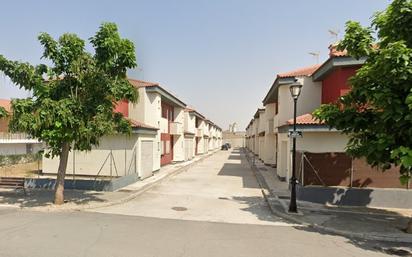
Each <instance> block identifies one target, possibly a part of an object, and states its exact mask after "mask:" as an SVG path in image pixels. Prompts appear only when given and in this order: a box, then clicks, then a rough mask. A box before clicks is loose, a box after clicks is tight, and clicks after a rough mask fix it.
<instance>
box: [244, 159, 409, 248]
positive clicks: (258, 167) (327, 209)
mask: <svg viewBox="0 0 412 257" xmlns="http://www.w3.org/2000/svg"><path fill="white" fill-rule="evenodd" d="M245 155H246V156H247V159H248V160H249V162H250V164H251V167H252V169H253V170H254V172H255V175H256V177H257V179H258V181H259V184H260V186H261V187H262V193H263V194H264V196H265V199H266V201H267V202H268V204H269V206H270V208H271V210H272V212H273V213H274V214H275V215H278V216H280V217H282V218H284V219H287V220H289V221H291V222H296V223H299V224H303V225H307V226H310V227H312V228H315V229H320V230H322V231H324V232H327V233H331V234H338V235H342V236H347V237H356V238H359V239H365V240H379V241H386V242H401V243H408V244H409V243H412V234H406V233H405V232H404V231H403V229H404V228H405V227H406V225H407V223H408V221H409V219H410V217H411V215H412V210H407V209H377V208H368V207H338V206H326V205H322V204H315V203H310V202H304V201H298V208H299V213H298V214H290V213H288V211H287V210H288V206H289V199H290V191H289V189H288V184H287V183H286V182H282V181H280V180H279V179H278V178H277V176H276V170H275V169H274V168H272V167H270V166H266V165H264V164H263V163H262V162H261V161H260V160H258V158H257V157H255V160H253V154H251V153H249V152H245Z"/></svg>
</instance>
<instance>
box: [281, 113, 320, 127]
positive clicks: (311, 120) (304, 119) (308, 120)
mask: <svg viewBox="0 0 412 257" xmlns="http://www.w3.org/2000/svg"><path fill="white" fill-rule="evenodd" d="M287 124H288V125H293V119H290V120H288V121H287ZM296 124H299V125H323V124H325V123H323V122H320V121H319V120H317V119H316V118H315V117H313V115H312V114H310V113H307V114H304V115H301V116H298V117H296Z"/></svg>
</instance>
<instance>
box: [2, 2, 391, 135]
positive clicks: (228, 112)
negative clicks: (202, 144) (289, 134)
mask: <svg viewBox="0 0 412 257" xmlns="http://www.w3.org/2000/svg"><path fill="white" fill-rule="evenodd" d="M389 3H390V1H388V0H345V1H342V0H340V1H338V0H311V1H308V0H294V1H275V0H272V1H264V0H256V1H252V0H170V1H166V0H164V1H161V0H147V1H121V0H119V1H97V0H96V1H86V0H83V1H77V0H76V1H75V0H71V1H51V0H50V1H41V0H37V1H22V0H16V1H5V2H3V3H2V5H1V6H2V7H1V10H2V12H1V15H0V24H2V26H1V27H2V32H1V34H2V38H1V40H0V54H3V55H4V56H6V57H8V58H11V59H16V60H23V61H28V62H31V63H39V62H41V60H40V56H41V53H42V49H41V47H40V44H39V43H38V41H37V39H36V38H37V35H38V33H39V32H41V31H45V32H48V33H50V34H51V35H53V36H55V37H58V36H59V35H61V34H62V33H64V32H74V33H77V34H78V35H79V36H80V37H82V38H84V39H87V38H89V37H90V36H92V35H93V34H94V33H95V31H96V30H97V29H98V27H99V25H100V23H101V22H103V21H111V22H115V23H117V24H118V26H119V28H120V32H121V35H122V36H123V37H126V38H129V39H131V40H132V41H133V42H134V44H135V47H136V54H137V62H138V64H139V69H140V70H139V69H136V70H134V71H131V72H130V73H129V75H130V77H133V78H137V79H143V80H148V81H153V82H159V83H160V84H161V85H163V86H164V87H165V88H167V89H169V90H170V91H171V92H173V93H174V94H175V95H177V96H178V97H179V98H181V99H182V100H183V101H185V102H186V103H187V104H189V105H192V106H194V107H195V108H196V109H198V110H199V112H201V113H203V114H204V115H206V116H207V117H208V118H210V119H211V120H212V121H215V122H216V123H217V124H218V125H220V126H222V127H223V128H224V129H227V127H228V124H229V123H231V122H235V121H236V122H238V124H239V127H240V128H241V129H244V127H245V126H246V125H247V123H248V122H249V120H250V118H251V116H252V115H253V113H254V112H255V111H256V108H258V107H259V106H261V101H262V99H263V97H264V96H265V94H266V93H267V91H268V89H269V88H270V86H271V84H272V82H273V80H274V78H275V76H276V74H277V73H279V72H285V71H288V70H292V69H295V68H299V67H302V66H307V65H311V64H315V63H316V60H315V58H313V57H312V56H311V55H309V54H308V52H312V51H319V52H320V54H321V56H320V61H321V62H322V61H324V60H325V59H326V57H327V53H328V49H327V47H328V45H329V44H330V43H332V42H333V41H334V39H333V38H332V37H331V36H330V34H329V33H328V29H334V30H340V36H342V35H343V31H344V24H345V22H346V21H347V20H349V19H352V20H358V21H360V22H361V23H363V24H364V25H367V24H369V21H370V17H371V16H372V14H373V13H374V12H376V11H379V10H383V9H384V8H385V7H386V6H387V5H388V4H389ZM22 96H27V93H25V92H21V91H19V90H17V89H15V88H14V87H13V86H11V85H9V84H8V82H7V79H6V78H4V77H3V76H1V75H0V98H10V97H22Z"/></svg>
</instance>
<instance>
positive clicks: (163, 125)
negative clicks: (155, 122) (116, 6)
mask: <svg viewBox="0 0 412 257" xmlns="http://www.w3.org/2000/svg"><path fill="white" fill-rule="evenodd" d="M160 132H161V133H169V122H168V120H167V119H165V118H161V119H160Z"/></svg>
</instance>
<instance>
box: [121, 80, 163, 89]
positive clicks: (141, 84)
mask: <svg viewBox="0 0 412 257" xmlns="http://www.w3.org/2000/svg"><path fill="white" fill-rule="evenodd" d="M128 80H129V82H130V84H132V85H133V86H135V87H137V88H140V87H154V86H159V84H158V83H154V82H148V81H143V80H138V79H130V78H129V79H128Z"/></svg>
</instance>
